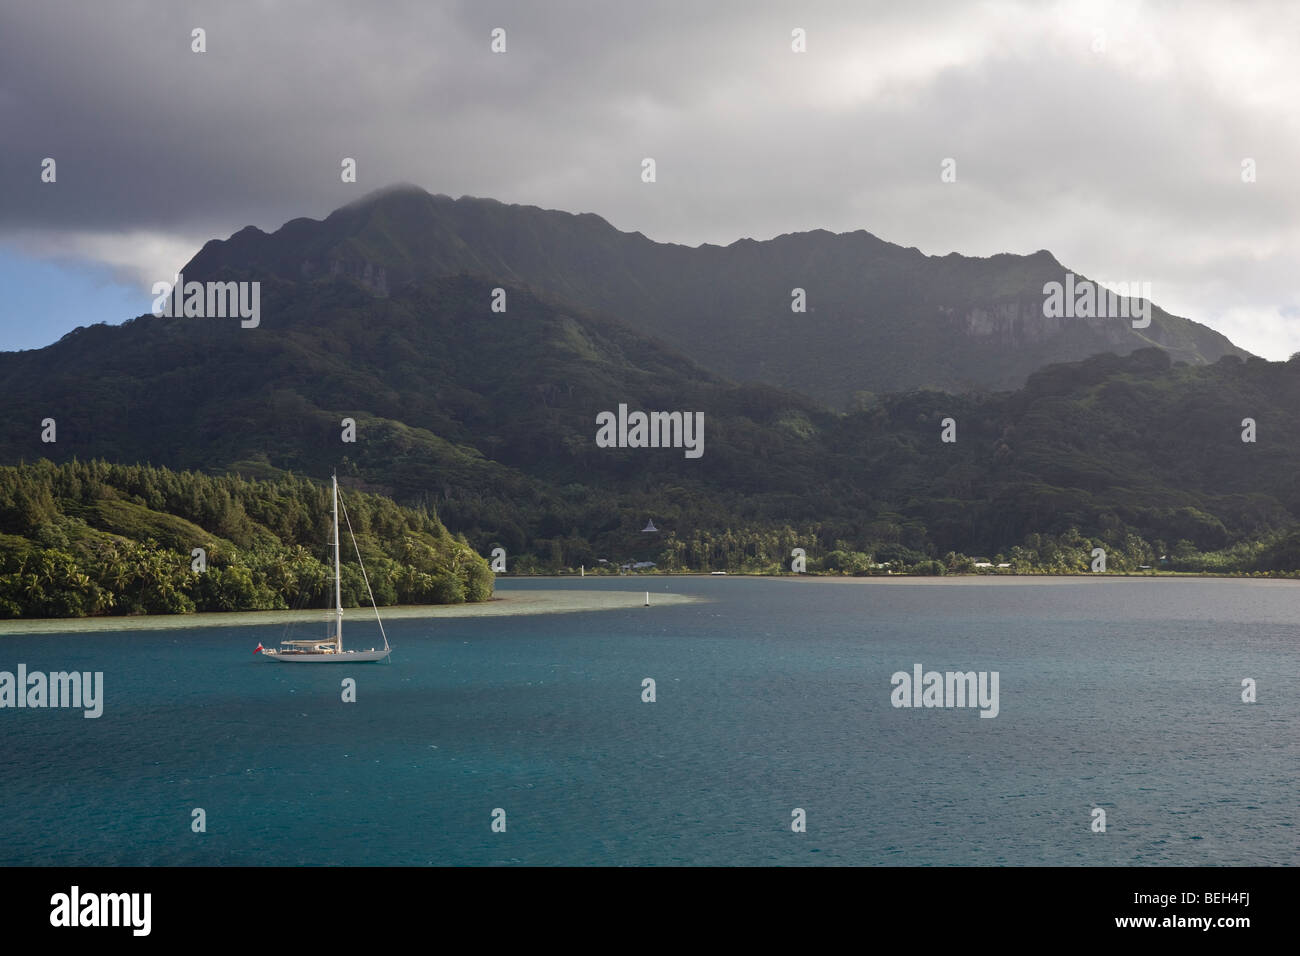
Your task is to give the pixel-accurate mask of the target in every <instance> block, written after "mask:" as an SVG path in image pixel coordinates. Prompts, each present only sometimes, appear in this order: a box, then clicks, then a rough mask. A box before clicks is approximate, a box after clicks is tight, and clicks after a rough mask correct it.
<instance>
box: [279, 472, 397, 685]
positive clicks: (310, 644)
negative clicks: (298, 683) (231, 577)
mask: <svg viewBox="0 0 1300 956" xmlns="http://www.w3.org/2000/svg"><path fill="white" fill-rule="evenodd" d="M332 481H333V487H334V607H333V608H332V609H331V611H330V614H329V627H328V630H327V632H326V637H325V639H324V640H314V641H284V642H282V643H281V644H280V646H279V648H278V649H277V648H268V647H262V645H261V644H260V643H259V644H258V645H257V650H258V651H260V652H261V653H262V654H264V655H265V656H266V657H268V658H270V659H271V660H273V661H279V662H280V663H281V664H364V663H367V662H372V661H382V660H387V659H388V655H389V654H390V653H392V651H391V649H390V648H389V646H388V635H387V634H385V633H384V622H383V621H381V620H379V607H378V605H376V604H375V594H374V592H373V591H371V590H370V578H369V577H368V576H367V575H366V566H365V565H364V564H361V549H360V548H358V547H357V536H356V535H355V534H353V533H352V522H351V521H350V520H349V519H348V509H347V507H346V506H344V508H343V520H344V521H345V522H347V526H348V534H349V535H351V537H352V547H353V549H354V550H356V553H357V563H358V564H361V578H362V580H364V581H365V582H366V593H367V594H369V595H370V606H371V607H373V608H374V609H375V620H376V621H378V623H379V633H380V634H381V635H382V636H383V638H384V646H383V648H382V649H378V648H374V647H372V648H370V650H368V651H345V650H344V649H343V583H342V580H343V579H342V574H341V571H340V565H339V479H338V475H334V476H332Z"/></svg>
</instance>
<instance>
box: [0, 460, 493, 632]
mask: <svg viewBox="0 0 1300 956" xmlns="http://www.w3.org/2000/svg"><path fill="white" fill-rule="evenodd" d="M341 497H342V499H343V502H344V505H345V507H346V509H347V513H348V518H349V519H350V521H351V525H352V530H353V532H354V533H355V535H356V548H357V549H358V550H359V551H360V552H361V556H362V559H363V560H364V562H365V567H366V572H367V574H368V576H369V579H370V584H371V588H372V589H373V591H374V595H375V601H376V603H378V604H381V605H392V604H451V603H460V602H463V601H483V600H487V599H488V598H490V597H491V595H492V579H493V576H492V572H491V571H490V570H489V569H488V567H487V563H486V562H485V561H484V560H483V559H482V558H481V557H479V556H478V555H477V554H475V552H474V551H473V550H472V549H471V548H470V547H469V545H468V544H467V543H466V542H465V540H464V539H463V538H457V537H453V536H452V535H450V534H449V533H448V532H447V530H446V528H444V527H443V525H442V523H441V522H440V521H439V520H438V519H437V517H436V516H435V515H433V514H431V513H429V512H428V511H427V510H425V509H421V508H404V507H399V506H398V505H396V504H394V503H393V502H392V501H390V500H388V499H387V498H383V497H381V496H379V495H374V494H364V493H359V492H355V491H351V490H343V491H342V492H341ZM331 507H332V499H331V496H330V491H329V488H328V486H326V485H322V484H321V483H318V482H314V481H310V480H308V479H306V478H302V477H295V476H287V477H284V478H279V479H276V480H272V481H248V480H245V479H243V478H240V477H238V476H229V477H213V476H209V475H203V474H198V473H195V472H176V471H170V470H168V469H165V468H154V467H150V466H147V465H115V464H109V463H106V462H102V461H90V462H78V461H72V462H67V463H64V464H55V463H53V462H50V461H46V460H41V461H37V462H33V463H30V464H22V465H19V466H16V467H0V617H75V616H82V615H94V614H140V613H150V614H153V613H160V614H175V613H185V612H190V611H246V610H269V609H285V608H289V607H322V608H323V607H327V606H329V604H330V600H331V588H332V583H333V574H332V565H331V564H330V563H328V562H329V560H330V559H329V554H328V547H327V542H328V541H329V540H330V539H331V534H332V531H331V520H332V519H331ZM342 541H343V546H344V551H343V554H342V559H343V560H342V591H343V602H344V604H345V605H347V606H358V605H360V604H362V603H368V601H367V598H366V590H365V582H364V580H363V578H362V574H361V570H360V566H359V565H358V564H357V561H356V556H355V553H354V554H351V555H350V554H348V553H347V549H348V548H349V546H350V544H351V538H350V536H348V535H347V534H346V532H345V533H344V535H343V538H342ZM195 549H202V565H201V569H200V570H196V569H195V566H196V558H197V556H196V555H195V554H194V552H195Z"/></svg>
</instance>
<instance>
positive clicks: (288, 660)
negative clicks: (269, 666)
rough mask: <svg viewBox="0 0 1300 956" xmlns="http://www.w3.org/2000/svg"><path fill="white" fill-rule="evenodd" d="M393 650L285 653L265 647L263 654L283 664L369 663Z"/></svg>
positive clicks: (380, 658)
mask: <svg viewBox="0 0 1300 956" xmlns="http://www.w3.org/2000/svg"><path fill="white" fill-rule="evenodd" d="M391 653H392V651H384V650H379V651H375V650H370V651H338V652H330V653H328V654H323V653H320V652H314V651H307V652H302V653H285V652H283V651H277V650H273V649H271V648H264V649H263V650H262V654H263V655H265V656H266V657H267V658H269V659H270V660H273V661H277V662H278V663H281V664H368V663H374V662H376V661H382V660H385V659H386V658H387V657H388V655H389V654H391Z"/></svg>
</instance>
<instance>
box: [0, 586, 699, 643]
mask: <svg viewBox="0 0 1300 956" xmlns="http://www.w3.org/2000/svg"><path fill="white" fill-rule="evenodd" d="M703 600H705V599H704V598H699V597H693V596H689V595H685V594H667V593H662V592H659V593H655V594H652V595H651V598H650V602H651V608H654V607H664V606H666V605H674V604H691V603H695V602H698V601H703ZM644 605H645V592H644V591H569V590H556V591H509V592H506V594H505V596H500V597H494V598H493V599H492V600H490V601H485V602H484V603H482V604H427V605H416V606H410V605H407V606H398V607H386V608H381V609H380V611H379V614H380V616H381V617H382V618H383V620H385V621H397V620H402V619H405V618H425V617H427V618H439V617H510V616H515V615H522V614H572V613H576V612H579V611H613V610H620V609H623V608H630V607H644ZM327 613H328V612H326V611H325V610H324V609H321V608H315V609H312V610H307V611H238V612H234V613H228V614H225V613H204V614H153V615H135V616H130V617H71V618H67V617H65V618H39V619H33V620H19V621H0V637H3V636H5V635H9V634H70V633H93V632H97V631H146V630H167V629H169V628H191V627H252V626H256V625H261V626H265V625H268V624H289V623H295V622H301V621H307V622H311V621H320V620H324V619H325V617H326V614H327ZM374 613H375V612H374V610H373V609H372V608H355V607H354V608H348V609H347V610H345V611H344V613H343V619H344V620H345V621H363V620H374Z"/></svg>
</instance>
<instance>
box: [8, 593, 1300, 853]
mask: <svg viewBox="0 0 1300 956" xmlns="http://www.w3.org/2000/svg"><path fill="white" fill-rule="evenodd" d="M498 586H499V588H500V589H501V591H502V592H503V593H504V592H506V591H510V590H523V589H531V588H548V589H549V588H558V587H588V588H601V589H625V590H627V591H629V592H634V593H635V594H640V593H641V592H643V591H644V590H645V589H646V588H647V587H649V588H650V589H651V593H652V601H653V595H654V593H655V592H656V591H658V592H663V591H665V590H668V591H672V592H678V593H691V594H700V595H704V596H706V597H708V598H710V599H711V600H710V603H701V604H692V605H682V606H676V607H653V606H652V607H651V608H643V607H639V606H635V605H634V606H632V607H629V608H628V609H627V610H620V611H606V612H600V613H590V614H567V615H551V616H534V617H520V618H501V617H497V618H487V619H482V620H473V619H454V620H439V621H421V620H399V621H394V622H393V623H392V624H391V625H390V626H389V636H390V639H391V641H392V643H393V646H394V653H393V664H392V665H391V666H382V665H358V666H354V667H351V668H346V667H317V668H296V667H289V666H281V665H273V664H270V663H268V662H266V661H263V660H261V659H259V658H255V657H254V656H253V654H252V653H251V651H252V648H253V646H254V645H255V644H256V643H257V641H258V640H262V641H263V642H266V643H270V642H273V641H277V640H279V638H280V629H279V628H268V629H265V633H264V632H263V631H261V630H259V629H255V628H246V627H244V628H214V629H206V628H205V629H190V630H183V631H182V630H175V631H148V632H138V633H131V632H123V633H110V634H94V635H89V634H87V635H66V636H48V635H47V636H39V637H4V638H0V669H3V670H13V669H14V668H15V666H16V664H17V663H19V662H23V663H26V664H27V665H28V668H29V669H30V670H45V671H50V670H66V669H77V670H91V671H96V670H100V671H103V672H104V675H105V677H104V681H105V688H106V689H105V695H106V703H105V709H104V716H103V717H101V718H100V719H98V720H86V719H83V718H82V716H81V713H80V711H51V710H45V711H32V710H4V711H0V721H3V738H2V739H3V756H4V759H3V761H0V820H3V831H4V834H5V839H4V841H3V843H2V844H0V847H2V848H0V862H3V863H5V864H66V865H80V864H126V865H132V864H134V865H141V864H172V865H176V864H210V863H217V864H254V865H257V864H326V865H328V864H372V865H373V864H378V865H383V864H401V865H424V864H430V863H434V864H448V863H450V864H502V865H509V864H518V863H524V864H683V863H685V864H841V865H842V864H855V865H864V864H865V865H873V864H894V865H899V864H902V865H947V864H962V865H1001V864H1011V865H1023V864H1067V865H1069V864H1084V865H1096V864H1138V865H1155V864H1178V865H1192V864H1213V865H1219V864H1294V863H1296V862H1297V859H1298V858H1300V854H1298V852H1297V850H1298V849H1300V841H1298V838H1297V834H1296V826H1295V821H1296V818H1297V809H1298V807H1297V784H1298V783H1300V781H1298V780H1297V776H1298V768H1300V746H1298V745H1297V738H1298V735H1297V731H1300V697H1298V696H1297V694H1296V692H1295V688H1296V687H1297V686H1298V684H1297V677H1300V667H1298V666H1297V663H1298V660H1300V653H1298V651H1300V640H1298V639H1297V635H1298V634H1300V585H1296V584H1294V583H1291V582H1257V581H1218V580H1159V581H1150V580H1134V579H1127V580H1124V579H1110V580H1101V581H1099V580H1095V579H1057V580H1044V579H1035V580H1032V581H1028V582H1024V583H1020V582H1016V581H1009V580H1005V579H1004V580H998V581H995V582H989V581H980V580H971V579H966V580H960V581H954V582H942V581H934V580H927V581H900V582H894V581H888V582H886V581H869V580H845V581H827V580H813V579H800V580H793V579H780V580H765V579H743V578H728V579H725V580H719V579H708V578H705V579H699V578H646V579H637V580H635V581H629V580H627V579H623V580H593V579H591V578H587V579H584V580H581V581H560V582H557V581H555V580H546V581H509V580H507V581H502V582H499V585H498ZM272 632H274V633H272ZM353 633H354V634H355V635H356V640H358V641H362V642H364V641H366V640H368V637H369V635H368V633H367V634H365V636H363V634H362V628H361V625H359V624H358V625H355V627H354V630H353ZM366 646H369V645H368V644H367V645H366ZM916 663H920V664H922V665H924V667H925V668H926V669H927V670H930V669H934V670H939V671H944V670H962V671H966V670H975V671H993V670H996V671H998V672H999V674H1000V714H999V715H998V716H997V717H996V718H995V719H991V720H990V719H980V718H979V716H978V711H976V710H974V709H969V710H956V709H954V710H949V709H924V708H922V709H895V708H893V707H892V706H891V705H890V690H891V686H890V676H891V674H893V673H894V672H895V671H899V670H903V671H909V672H910V671H911V669H912V665H913V664H916ZM345 676H351V677H354V678H356V680H357V702H356V703H354V704H344V703H342V701H341V700H340V687H339V682H340V681H341V679H342V678H343V677H345ZM645 677H653V678H654V679H655V681H656V684H657V686H656V691H657V701H656V702H655V703H653V704H648V703H643V702H642V701H641V681H642V679H643V678H645ZM1245 677H1253V678H1255V679H1256V680H1257V681H1258V687H1259V690H1258V694H1259V700H1258V703H1256V704H1249V705H1248V704H1244V703H1242V702H1241V698H1240V695H1241V680H1242V678H1245ZM195 807H202V808H204V809H205V810H206V812H207V832H206V833H204V834H195V833H192V832H191V830H190V820H191V811H192V809H193V808H195ZM498 807H500V808H502V809H504V810H505V811H506V824H507V828H506V832H505V833H493V832H492V831H491V829H490V824H491V815H492V811H493V809H494V808H498ZM796 807H799V808H803V809H804V810H805V811H806V814H807V826H808V830H807V832H806V833H802V834H797V833H792V832H791V829H790V821H791V811H792V809H793V808H796ZM1093 807H1101V808H1103V809H1105V811H1106V814H1107V832H1105V833H1104V834H1101V833H1092V832H1091V830H1090V822H1091V816H1090V814H1091V811H1092V808H1093Z"/></svg>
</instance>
